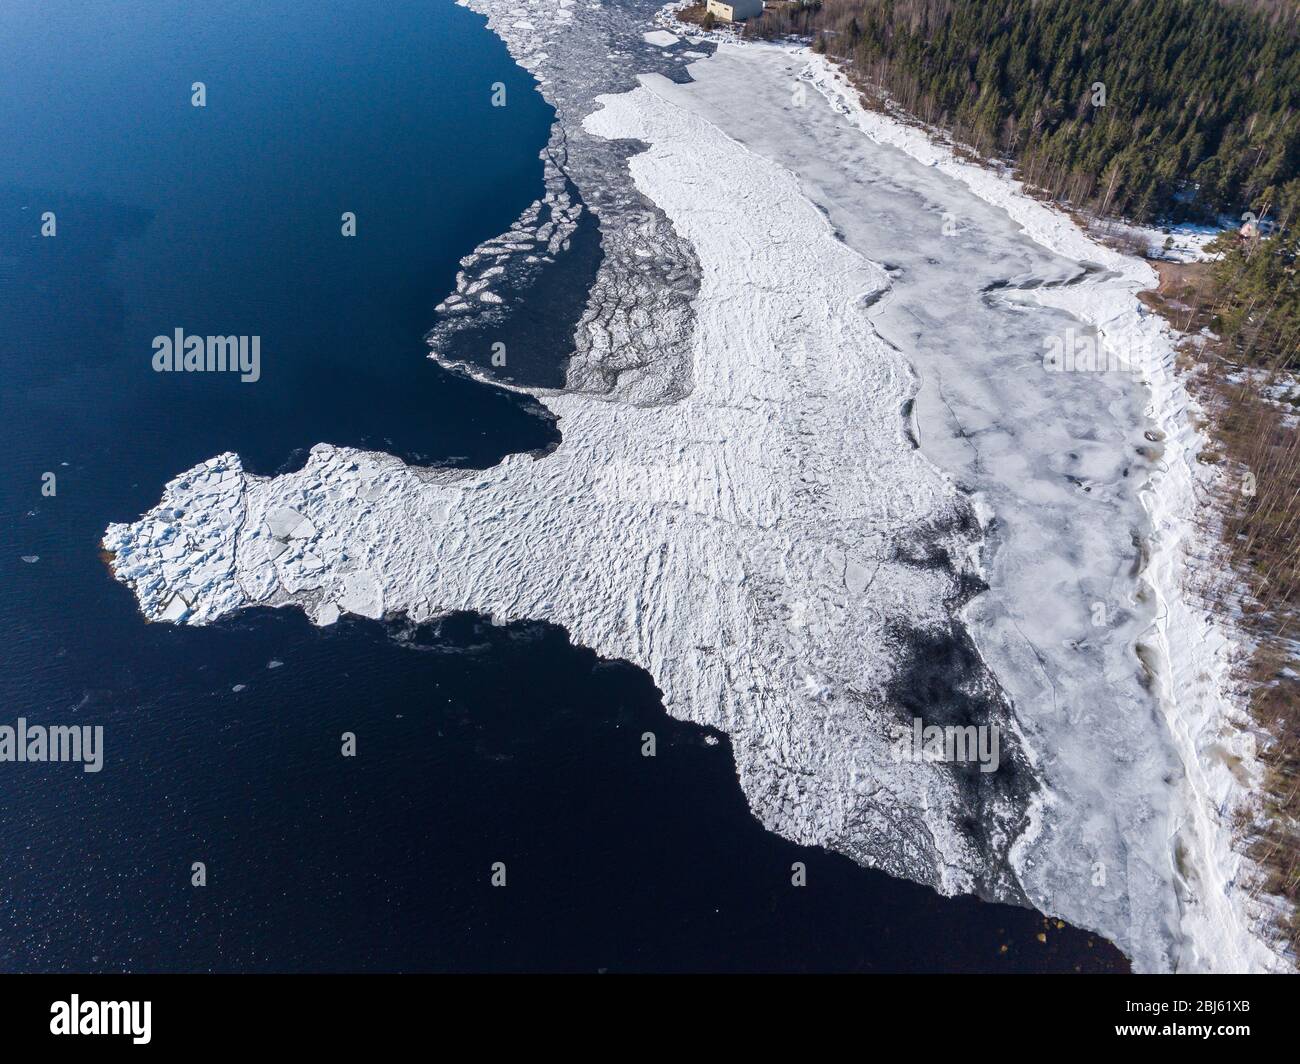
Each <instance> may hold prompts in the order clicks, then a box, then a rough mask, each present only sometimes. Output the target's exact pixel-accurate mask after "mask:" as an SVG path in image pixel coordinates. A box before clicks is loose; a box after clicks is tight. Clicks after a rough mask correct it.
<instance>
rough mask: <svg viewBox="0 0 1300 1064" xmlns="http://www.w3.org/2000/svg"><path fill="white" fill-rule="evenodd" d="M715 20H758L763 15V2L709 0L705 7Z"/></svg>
mask: <svg viewBox="0 0 1300 1064" xmlns="http://www.w3.org/2000/svg"><path fill="white" fill-rule="evenodd" d="M705 10H706V11H708V12H709V13H710V14H711V15H713V17H714V18H720V19H723V20H725V21H727V22H743V21H744V20H745V19H747V18H756V17H757V16H758V15H761V14H762V13H763V0H730V2H727V0H708V3H707V4H706V5H705Z"/></svg>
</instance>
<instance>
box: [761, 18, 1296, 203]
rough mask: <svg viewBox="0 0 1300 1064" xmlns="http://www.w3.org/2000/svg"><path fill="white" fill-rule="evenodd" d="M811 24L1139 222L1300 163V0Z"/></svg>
mask: <svg viewBox="0 0 1300 1064" xmlns="http://www.w3.org/2000/svg"><path fill="white" fill-rule="evenodd" d="M747 33H749V34H751V35H757V36H782V35H785V34H791V33H795V34H801V35H807V36H811V37H812V38H813V40H814V46H815V47H816V48H818V50H822V51H826V52H828V53H829V54H830V55H832V56H833V57H835V58H837V59H839V60H841V61H847V62H848V64H849V66H850V67H851V69H853V70H854V72H855V73H856V75H857V76H858V78H859V79H860V80H861V81H863V82H864V83H865V84H866V85H867V86H868V87H869V88H875V89H876V90H883V92H885V93H887V94H888V96H889V97H890V98H891V99H892V100H893V101H894V102H896V103H897V104H898V105H900V106H901V107H902V108H903V109H904V110H906V111H907V112H908V113H910V114H912V115H914V116H916V117H917V118H919V119H921V120H922V121H924V122H926V123H928V124H932V125H935V126H939V127H941V128H943V129H946V130H948V131H950V132H951V133H952V134H953V135H954V136H955V137H956V138H957V139H958V140H959V141H962V142H963V143H965V144H968V145H969V146H970V147H971V148H973V149H974V150H975V152H976V153H977V154H979V155H983V156H1000V157H1003V158H1006V159H1009V160H1013V161H1014V162H1015V163H1016V164H1017V165H1018V166H1019V168H1020V171H1021V174H1022V176H1023V177H1024V178H1025V179H1026V180H1027V181H1029V182H1030V183H1031V184H1033V185H1036V186H1038V187H1040V188H1043V189H1044V190H1046V191H1047V192H1048V193H1050V194H1051V195H1052V196H1054V197H1056V198H1058V199H1062V200H1065V201H1068V202H1070V203H1072V204H1075V205H1077V206H1079V207H1083V208H1087V209H1090V210H1093V211H1096V212H1097V213H1099V214H1115V215H1123V216H1126V217H1129V218H1132V219H1134V220H1136V221H1140V222H1150V221H1154V220H1157V219H1160V220H1164V219H1173V220H1184V219H1193V220H1205V221H1212V220H1213V219H1214V218H1215V217H1216V216H1218V215H1219V214H1222V213H1230V214H1233V215H1234V216H1235V215H1238V214H1240V213H1241V212H1242V211H1244V210H1246V209H1248V208H1250V207H1251V206H1252V205H1255V204H1256V203H1257V202H1258V201H1259V200H1260V199H1261V198H1262V197H1266V196H1268V194H1269V192H1270V190H1276V189H1278V188H1279V187H1280V186H1282V185H1284V184H1285V183H1287V182H1288V181H1291V180H1293V179H1295V178H1296V175H1297V171H1298V170H1300V46H1298V44H1300V23H1298V20H1297V17H1296V5H1295V4H1293V3H1277V2H1274V3H1261V2H1255V3H1246V2H1238V3H1223V2H1214V0H988V2H985V0H820V2H817V0H814V2H813V3H810V4H799V3H786V4H779V3H778V4H774V5H769V9H768V11H767V12H765V14H764V16H763V18H762V19H761V20H760V21H757V22H755V23H753V24H752V25H751V26H749V27H748V28H747Z"/></svg>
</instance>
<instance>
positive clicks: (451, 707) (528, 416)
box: [0, 0, 1122, 971]
mask: <svg viewBox="0 0 1300 1064" xmlns="http://www.w3.org/2000/svg"><path fill="white" fill-rule="evenodd" d="M196 81H201V82H203V83H204V84H205V87H206V93H207V106H206V107H203V108H196V107H193V106H191V92H192V90H191V86H192V84H193V83H194V82H196ZM497 81H503V82H505V83H506V85H507V87H508V92H509V99H510V101H511V102H510V106H508V107H506V108H492V107H491V106H490V98H489V94H490V87H491V85H492V83H493V82H497ZM550 121H551V111H550V109H549V107H548V106H547V105H546V104H545V102H544V101H543V100H542V99H541V97H540V96H538V95H537V94H536V93H535V92H533V91H531V80H530V79H529V78H528V76H527V75H526V73H524V72H523V71H521V70H520V69H518V68H517V67H516V66H515V65H514V63H513V62H512V61H511V59H510V57H509V55H508V53H507V52H506V50H505V48H504V46H503V45H502V44H501V43H500V42H499V41H498V40H497V39H496V38H495V37H494V36H492V35H491V34H490V33H489V32H488V31H487V29H486V27H485V24H484V22H483V20H482V19H481V18H479V17H478V16H476V15H473V14H471V13H470V12H468V11H465V10H464V9H461V8H458V7H456V6H454V5H453V4H452V3H451V2H450V0H388V2H387V3H385V4H382V5H379V4H374V3H371V2H363V0H332V2H329V3H324V4H300V3H289V2H287V0H256V2H232V0H227V2H224V3H213V4H202V5H198V4H193V3H190V2H181V0H131V2H126V0H117V2H112V3H109V2H106V0H105V2H92V0H72V2H69V0H40V2H37V0H10V2H8V3H6V4H4V5H3V7H0V371H2V372H3V385H2V387H0V463H2V465H0V647H2V648H3V658H2V659H0V660H2V661H3V668H0V724H6V723H7V724H13V723H14V721H15V720H16V718H18V717H19V716H25V717H26V718H27V719H28V720H29V721H31V722H33V723H51V724H54V723H58V724H90V725H103V727H104V729H105V751H104V759H105V764H104V768H103V771H101V772H99V773H98V774H86V773H83V772H82V771H80V769H79V767H77V766H75V765H66V764H63V765H33V764H0V968H3V969H6V970H49V969H74V970H122V969H129V970H144V969H164V970H248V969H254V970H311V969H327V970H391V969H420V970H445V969H500V968H505V969H511V970H519V969H562V970H595V969H601V968H604V969H609V970H614V971H620V970H639V969H651V970H679V969H687V970H689V969H699V968H703V969H761V970H802V969H813V970H818V969H868V970H869V969H881V970H935V969H945V968H954V969H965V970H970V969H975V970H985V969H987V970H1035V971H1036V970H1053V969H1064V970H1072V969H1074V968H1076V967H1083V968H1085V969H1096V968H1111V967H1115V966H1117V965H1120V964H1122V961H1121V960H1120V959H1119V958H1118V956H1117V954H1115V953H1114V951H1113V950H1111V949H1110V948H1109V947H1107V946H1106V945H1105V944H1104V943H1102V942H1100V941H1099V940H1094V939H1093V938H1092V937H1091V936H1088V935H1086V934H1084V933H1082V932H1075V931H1073V930H1070V929H1064V930H1057V929H1055V927H1054V926H1053V928H1052V929H1050V930H1048V931H1047V942H1046V943H1041V942H1039V941H1038V940H1037V937H1036V936H1037V934H1038V933H1039V932H1040V931H1042V930H1044V921H1043V919H1042V917H1040V916H1038V915H1037V914H1034V913H1031V912H1028V911H1024V910H1018V909H1014V908H1009V907H1004V906H992V905H984V904H981V903H978V902H975V901H973V900H970V899H957V900H945V899H941V898H938V897H937V896H936V895H934V894H933V893H932V892H930V891H928V890H926V889H924V888H921V887H917V886H914V885H911V884H907V883H902V882H898V881H896V880H892V879H890V878H888V877H886V876H884V875H881V874H878V873H873V872H868V871H864V870H862V869H860V868H858V867H857V866H855V865H854V864H852V863H851V862H850V861H848V860H847V859H845V858H841V857H836V856H833V855H830V854H825V853H822V852H820V851H814V850H805V849H801V848H798V847H795V846H792V845H790V844H788V843H785V842H783V841H782V840H780V839H778V838H775V837H774V836H771V835H769V834H767V833H766V832H764V831H763V830H762V829H761V828H760V827H759V826H758V824H757V823H756V822H755V821H754V820H753V818H752V817H751V816H750V814H749V811H748V809H747V807H746V805H745V802H744V800H743V798H742V796H741V794H740V791H739V788H738V786H737V783H736V779H735V773H734V768H733V765H732V759H731V752H730V747H729V746H728V744H727V742H726V741H725V738H724V739H723V740H722V741H721V742H717V743H715V744H710V743H709V742H706V738H707V736H706V733H705V732H704V731H702V730H700V729H698V728H695V727H691V726H687V725H684V724H679V723H677V722H675V721H672V720H670V719H668V718H667V717H665V715H664V714H663V711H662V708H661V706H660V703H659V698H658V693H657V692H656V690H655V688H654V686H653V684H652V682H651V681H650V679H649V678H648V677H647V676H645V675H644V674H643V673H641V672H639V671H637V670H634V669H632V668H630V667H627V666H623V665H619V664H616V663H608V662H601V661H599V660H597V659H596V658H595V656H594V655H592V654H590V653H589V652H586V651H584V650H581V649H575V648H573V647H571V646H570V645H569V644H568V641H567V639H566V638H565V636H564V634H563V632H561V631H559V630H556V629H553V628H547V627H544V626H535V627H531V628H515V629H510V630H504V631H503V630H494V629H491V628H488V627H487V626H485V625H483V624H482V623H481V622H479V621H478V620H477V619H475V618H472V617H461V618H453V619H451V620H449V621H448V622H446V623H444V624H443V625H441V626H440V627H438V628H437V629H426V630H423V631H418V632H408V633H395V632H394V631H393V630H390V629H386V628H385V627H384V626H381V625H379V624H375V623H370V622H359V621H352V620H347V619H345V620H344V621H342V622H340V623H339V624H338V625H336V626H335V627H333V628H331V629H328V630H317V629H313V628H312V627H311V626H310V625H309V624H308V623H307V622H306V621H305V620H304V618H303V617H302V616H301V615H299V614H298V613H296V612H279V613H276V612H271V611H262V612H258V613H253V614H247V615H243V616H240V617H239V618H237V619H235V620H233V621H231V622H227V623H224V624H221V625H218V626H215V627H213V628H208V629H199V630H190V629H177V628H173V627H170V626H164V625H146V624H144V622H143V621H142V620H141V618H140V617H139V615H138V614H137V613H136V610H135V607H134V601H133V599H132V597H131V595H130V593H129V592H128V591H127V590H126V589H125V588H123V587H121V586H119V585H118V584H116V583H114V582H113V581H112V579H111V578H110V576H109V574H108V572H107V570H106V568H105V567H104V565H103V564H102V562H101V560H100V559H99V557H98V542H99V539H100V536H101V534H102V532H103V529H104V526H105V525H106V524H107V523H108V522H110V521H119V520H130V519H133V518H134V517H135V516H137V515H138V514H139V513H140V512H141V511H142V510H144V509H146V508H147V507H149V506H151V505H153V504H154V503H155V502H156V501H157V498H158V494H159V491H160V488H161V486H162V484H163V483H164V482H165V481H166V480H168V479H170V478H171V477H172V476H174V475H176V474H177V473H179V472H181V471H183V470H184V469H186V468H188V467H189V466H190V465H192V464H193V463H195V462H197V461H199V460H202V459H204V458H207V457H210V456H211V455H213V454H215V453H218V452H220V451H223V450H236V451H238V452H239V453H240V454H242V455H243V456H244V459H245V461H246V462H247V463H248V464H249V465H250V466H251V467H253V468H254V469H256V470H258V471H261V472H272V471H274V470H276V469H280V468H284V467H285V466H286V465H295V464H297V463H298V462H300V461H301V460H302V457H303V449H304V448H307V447H310V446H311V445H312V444H314V443H317V442H320V441H329V442H334V443H340V444H354V445H365V446H369V447H373V448H375V449H383V450H388V451H390V452H392V453H395V454H398V455H401V456H403V457H404V458H406V459H408V460H411V461H421V462H447V461H455V462H458V463H461V464H467V465H477V466H483V465H488V464H491V463H492V462H494V461H496V460H498V459H499V458H500V457H501V456H502V455H504V454H507V453H511V452H514V451H520V450H531V449H535V448H542V447H546V446H548V445H549V444H551V443H553V442H554V440H555V439H556V438H557V437H556V431H557V430H556V428H555V426H554V425H553V424H552V423H551V422H550V421H548V420H547V419H545V418H541V417H539V416H537V410H536V408H535V407H534V408H531V409H530V406H531V404H527V403H524V402H523V401H521V400H519V399H517V398H515V397H513V396H510V395H507V394H505V393H502V392H499V391H496V390H494V389H491V388H489V387H487V386H485V385H481V384H477V383H473V382H469V381H467V380H464V379H461V378H458V377H455V376H451V375H448V374H447V373H444V372H443V371H441V370H440V369H438V368H437V367H436V366H434V365H433V364H432V363H431V362H429V361H428V359H427V358H425V357H424V355H425V347H424V344H423V343H422V334H423V333H424V332H425V330H427V329H428V328H429V326H430V325H431V324H432V320H433V311H432V308H433V306H434V305H435V304H436V303H437V302H438V300H439V299H441V298H442V296H443V295H445V294H446V293H447V291H449V290H450V289H451V287H452V284H453V278H454V276H455V271H456V269H457V260H458V259H459V258H460V256H462V255H464V254H466V253H467V252H468V251H470V250H472V248H473V247H474V246H475V245H476V244H477V243H478V242H479V241H481V240H483V239H484V238H487V237H489V236H492V235H495V234H496V233H498V232H500V231H501V230H503V229H505V228H507V227H508V226H509V224H510V222H511V221H512V220H513V219H514V218H515V217H516V216H517V214H518V213H519V212H520V210H522V209H523V208H524V207H525V206H526V205H527V204H528V203H529V202H531V201H532V200H533V199H534V198H535V197H536V196H537V195H538V194H539V193H540V189H541V164H540V162H539V161H538V158H537V154H538V151H539V150H540V148H541V147H542V145H543V144H544V143H545V141H546V138H547V134H548V129H549V124H550ZM344 211H352V212H355V214H356V216H357V234H358V235H357V236H356V237H355V238H350V239H349V238H344V237H343V236H342V235H341V233H340V226H341V221H340V215H341V214H342V213H343V212H344ZM45 212H53V213H54V214H55V217H56V224H57V235H56V236H54V237H52V238H51V237H42V236H41V235H40V230H41V224H42V223H41V217H42V215H43V214H44V213H45ZM176 328H183V329H185V330H186V331H187V332H192V333H219V334H248V335H257V336H260V337H261V345H262V378H261V380H260V381H258V382H257V383H256V384H242V383H240V382H239V381H238V380H237V379H235V378H234V376H233V375H232V376H230V377H224V378H223V377H217V376H214V375H208V374H191V375H185V374H172V375H166V374H158V373H155V372H153V370H152V368H151V365H150V359H151V357H152V348H151V340H152V338H153V337H154V336H156V335H159V334H168V333H170V332H171V331H172V330H174V329H176ZM564 354H565V352H564V351H563V350H556V351H555V352H554V358H555V360H556V364H557V365H558V364H559V361H560V360H561V359H562V358H563V356H564ZM46 473H54V474H55V477H56V478H57V479H56V483H57V494H56V495H54V496H52V497H50V496H45V495H42V492H41V486H42V479H43V475H44V474H46ZM25 557H27V558H32V557H35V558H37V559H38V560H37V561H34V562H28V561H24V560H23V559H24V558H25ZM272 662H281V663H282V664H281V665H279V666H278V667H275V668H270V667H268V666H269V665H270V663H272ZM240 685H242V690H239V691H235V690H234V688H235V687H237V686H240ZM647 730H650V731H654V732H655V733H656V734H657V736H658V741H659V756H658V757H656V758H654V759H647V758H643V757H641V756H640V736H641V734H642V732H644V731H647ZM344 731H351V732H354V733H356V735H357V738H358V756H357V757H355V758H343V757H341V756H340V735H341V733H343V732H344ZM196 861H202V862H204V863H205V865H206V868H207V885H206V886H204V887H194V886H192V885H191V866H192V864H193V863H194V862H196ZM496 861H501V862H504V863H505V864H506V868H507V883H508V885H507V886H506V887H505V888H497V887H492V886H491V885H490V883H489V874H490V866H491V865H492V863H493V862H496ZM794 861H804V862H806V863H807V865H808V870H809V885H808V886H807V887H804V888H794V887H792V886H791V885H790V867H791V864H792V862H794Z"/></svg>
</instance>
